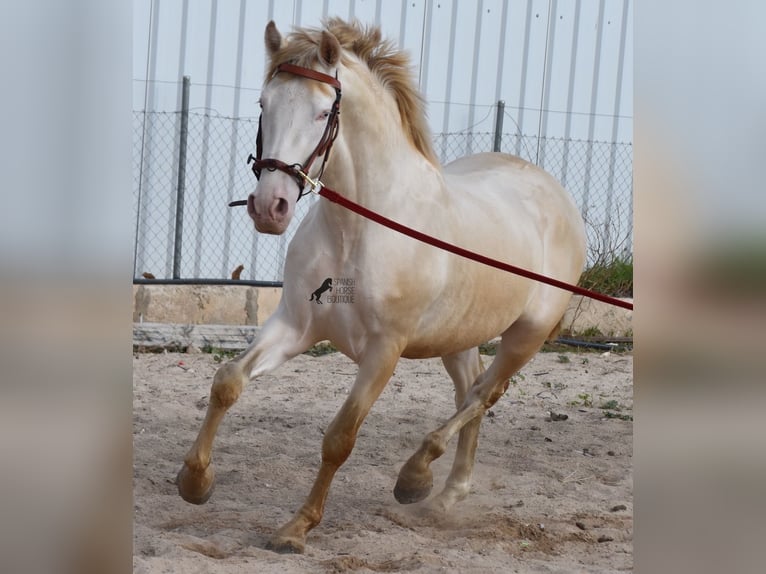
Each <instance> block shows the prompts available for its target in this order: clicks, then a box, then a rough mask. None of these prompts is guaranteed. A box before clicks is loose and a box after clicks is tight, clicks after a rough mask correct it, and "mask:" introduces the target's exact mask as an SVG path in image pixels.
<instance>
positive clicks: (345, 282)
mask: <svg viewBox="0 0 766 574" xmlns="http://www.w3.org/2000/svg"><path fill="white" fill-rule="evenodd" d="M325 293H326V294H327V295H325ZM323 295H325V297H324V301H323V300H322V296H323ZM355 295H356V279H354V278H352V277H335V278H333V277H328V278H327V279H325V280H324V281H322V284H321V285H320V286H319V288H317V289H316V290H315V291H314V292H313V293H311V296H310V297H309V301H316V303H317V304H318V305H323V304H324V303H330V304H351V303H353V302H354V297H355Z"/></svg>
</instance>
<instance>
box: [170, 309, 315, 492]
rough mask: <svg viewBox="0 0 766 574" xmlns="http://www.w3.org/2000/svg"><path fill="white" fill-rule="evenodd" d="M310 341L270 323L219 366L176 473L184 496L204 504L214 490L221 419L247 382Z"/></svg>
mask: <svg viewBox="0 0 766 574" xmlns="http://www.w3.org/2000/svg"><path fill="white" fill-rule="evenodd" d="M309 344H310V343H309ZM309 344H305V345H304V344H301V343H300V340H299V338H298V336H297V334H295V333H292V332H291V330H290V329H286V326H285V325H284V324H281V323H276V322H272V323H267V324H266V325H264V327H263V330H262V331H261V333H260V334H259V335H258V337H257V338H256V339H255V341H254V342H253V344H252V345H251V346H250V348H248V349H247V350H246V351H244V352H243V353H241V354H240V355H239V356H237V357H235V358H234V359H232V360H231V361H229V362H228V363H226V364H224V365H222V366H221V367H220V368H219V369H218V371H217V372H216V374H215V376H214V377H213V384H212V386H211V388H210V401H209V403H208V406H207V412H206V413H205V419H204V420H203V421H202V426H201V427H200V430H199V433H198V435H197V439H196V440H195V441H194V444H192V446H191V448H190V449H189V451H188V453H187V454H186V457H185V458H184V464H183V466H182V467H181V470H179V471H178V475H177V476H176V485H177V487H178V493H179V494H180V495H181V498H183V499H184V500H185V501H187V502H190V503H192V504H204V503H205V502H207V501H208V499H209V498H210V495H211V494H212V493H213V489H214V487H215V471H214V470H213V466H212V465H211V457H212V449H213V440H214V439H215V435H216V432H217V430H218V426H219V424H220V423H221V420H223V417H224V415H225V414H226V412H227V411H228V410H229V408H231V406H232V405H233V404H234V403H235V402H236V401H237V399H238V398H239V396H240V394H241V393H242V389H243V388H244V385H245V383H246V382H247V381H248V380H249V379H250V378H254V377H256V376H258V375H262V374H265V373H268V372H270V371H272V370H274V369H276V368H277V367H278V366H280V365H281V364H282V363H284V362H285V361H287V360H288V359H290V358H292V357H294V356H295V355H297V354H298V353H300V352H302V351H304V350H305V348H307V347H308V345H309Z"/></svg>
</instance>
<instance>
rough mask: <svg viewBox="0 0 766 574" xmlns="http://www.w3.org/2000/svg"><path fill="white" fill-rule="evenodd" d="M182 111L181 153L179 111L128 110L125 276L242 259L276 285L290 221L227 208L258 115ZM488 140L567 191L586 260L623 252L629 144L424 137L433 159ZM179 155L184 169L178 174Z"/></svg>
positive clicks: (213, 272)
mask: <svg viewBox="0 0 766 574" xmlns="http://www.w3.org/2000/svg"><path fill="white" fill-rule="evenodd" d="M187 118H188V138H187V140H186V146H185V150H183V151H184V152H185V154H184V153H182V149H183V147H182V145H181V132H182V114H181V112H149V113H144V112H141V111H136V112H134V113H133V125H134V128H133V129H134V138H133V139H134V154H133V156H134V166H133V167H134V169H133V171H134V174H135V176H134V217H135V225H136V227H135V229H136V231H135V258H134V278H136V279H139V280H140V279H141V278H142V277H147V278H154V279H160V280H161V279H176V280H179V279H180V280H184V279H186V280H190V281H204V280H208V281H215V282H218V281H225V280H230V279H231V277H232V273H233V271H234V270H235V269H236V268H237V267H238V266H240V265H242V266H243V267H244V270H243V271H242V272H241V274H240V275H239V278H240V280H248V281H253V282H258V283H263V284H271V283H279V282H280V281H281V279H282V271H283V267H284V258H285V254H286V252H287V245H288V243H289V242H290V240H291V238H292V236H293V234H294V231H295V229H297V221H296V222H294V223H291V224H290V228H289V229H288V231H287V232H286V233H285V234H284V235H282V236H272V235H264V234H259V233H256V232H255V229H254V228H253V225H252V222H251V221H250V219H249V217H247V215H246V213H245V212H244V208H242V207H236V208H230V207H228V204H229V202H230V201H232V200H235V199H244V198H246V197H247V195H248V194H249V193H250V192H251V191H252V190H253V189H254V187H255V184H256V181H255V177H254V176H253V173H252V172H251V171H250V169H249V168H248V167H247V166H246V158H247V156H248V154H250V153H253V152H254V151H255V140H256V134H257V132H258V119H257V118H230V117H223V116H218V115H214V114H210V113H207V112H198V111H194V110H191V111H189V113H188V116H187ZM496 141H499V142H500V149H501V151H504V152H508V153H513V154H515V155H519V156H521V157H523V158H524V159H527V160H529V161H531V162H533V163H536V164H538V165H540V166H541V167H543V168H544V169H545V170H547V171H548V172H550V173H551V174H552V175H553V176H555V177H556V178H557V179H558V180H559V181H561V182H562V184H563V185H564V187H565V188H566V189H567V190H569V192H570V193H571V194H572V195H573V197H574V198H575V201H576V203H577V205H578V206H579V207H580V210H581V212H582V214H583V217H584V219H585V221H586V227H587V232H588V261H589V262H590V263H593V262H596V261H598V262H601V263H603V262H609V261H610V260H611V259H613V258H615V257H620V258H623V259H630V258H632V236H633V224H632V221H633V146H632V144H631V143H611V142H595V141H581V140H573V139H560V138H544V137H543V138H540V137H538V136H528V135H518V134H509V133H503V132H502V130H501V137H500V138H499V140H497V139H496V135H495V134H494V133H490V132H460V133H441V134H435V135H434V147H435V150H436V152H437V153H438V154H439V155H440V159H441V161H442V162H443V163H446V162H449V161H451V160H453V159H456V158H458V157H461V156H463V155H466V154H468V153H476V152H482V151H492V149H493V147H495V145H496V143H495V142H496ZM179 156H181V159H179ZM184 156H185V159H183V157H184ZM182 163H183V165H185V170H184V171H185V173H183V172H182V174H181V175H182V176H183V177H181V178H179V166H180V165H181V164H182ZM179 179H180V180H182V181H179ZM179 184H180V187H182V188H183V193H182V195H181V201H180V202H179ZM315 201H318V198H317V197H316V196H314V195H310V196H307V197H305V198H303V199H302V200H301V201H300V202H298V204H297V206H296V212H295V219H296V220H298V221H300V219H302V218H303V216H305V214H306V212H307V211H308V209H309V208H310V207H311V205H312V204H313V202H315ZM177 231H178V232H177Z"/></svg>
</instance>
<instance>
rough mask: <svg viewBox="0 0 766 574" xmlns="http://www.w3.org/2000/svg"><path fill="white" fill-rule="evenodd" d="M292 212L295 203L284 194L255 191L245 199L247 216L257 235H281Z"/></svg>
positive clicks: (288, 222)
mask: <svg viewBox="0 0 766 574" xmlns="http://www.w3.org/2000/svg"><path fill="white" fill-rule="evenodd" d="M259 187H260V186H259ZM294 210H295V202H294V201H292V200H290V199H289V198H288V197H287V194H286V193H279V192H276V193H264V192H263V191H261V190H258V189H256V191H254V192H253V193H251V194H250V195H249V196H248V198H247V214H248V215H249V216H250V219H252V220H253V223H255V228H256V229H257V230H258V232H259V233H269V234H271V235H281V234H282V233H284V232H285V230H286V229H287V226H288V225H289V224H290V220H291V219H292V218H293V213H294Z"/></svg>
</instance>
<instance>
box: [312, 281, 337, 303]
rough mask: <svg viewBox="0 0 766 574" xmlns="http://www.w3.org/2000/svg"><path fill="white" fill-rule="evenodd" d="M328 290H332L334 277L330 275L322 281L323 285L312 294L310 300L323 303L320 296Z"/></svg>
mask: <svg viewBox="0 0 766 574" xmlns="http://www.w3.org/2000/svg"><path fill="white" fill-rule="evenodd" d="M326 291H332V279H331V278H330V277H328V278H327V279H325V280H324V281H322V286H321V287H320V288H319V289H317V290H316V291H314V292H313V293H312V294H311V297H310V298H309V301H316V302H317V304H318V305H321V304H322V300H321V299H320V297H321V296H322V293H324V292H326Z"/></svg>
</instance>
